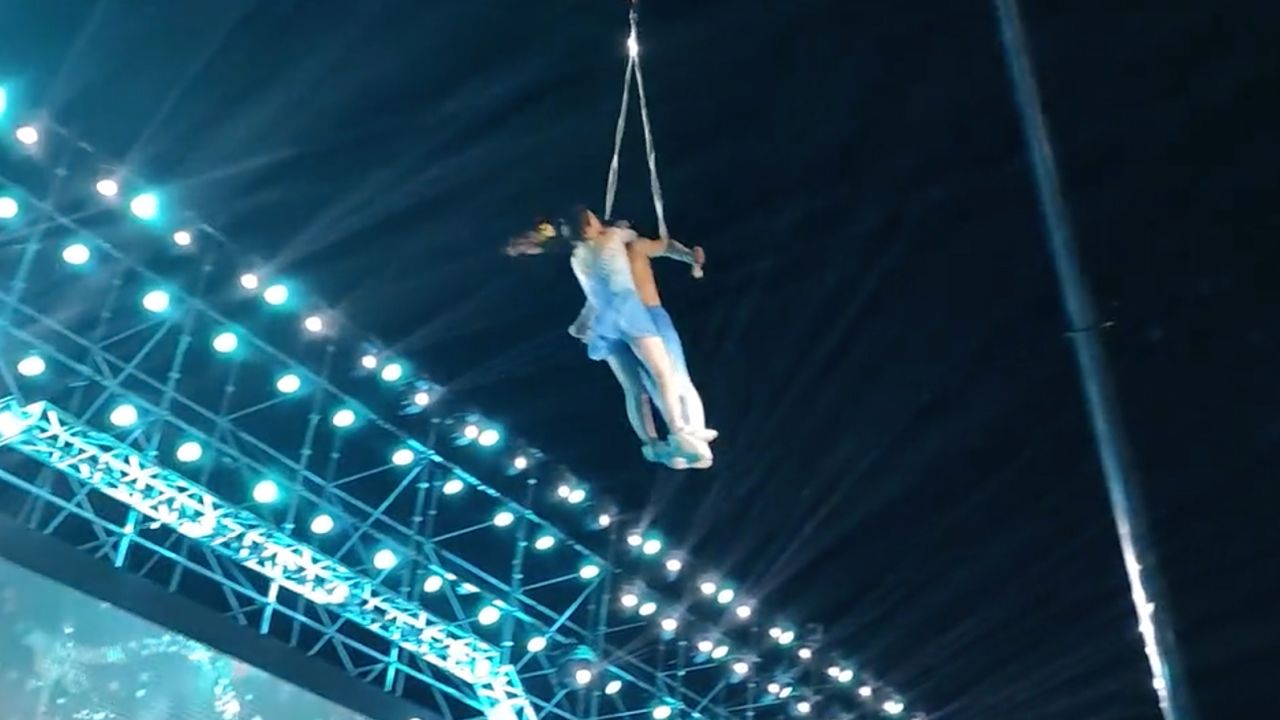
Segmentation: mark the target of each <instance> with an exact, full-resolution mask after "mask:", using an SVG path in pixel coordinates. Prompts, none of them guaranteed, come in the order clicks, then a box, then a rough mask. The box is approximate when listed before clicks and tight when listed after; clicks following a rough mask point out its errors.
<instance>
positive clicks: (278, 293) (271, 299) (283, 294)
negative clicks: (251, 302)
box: [262, 283, 289, 306]
mask: <svg viewBox="0 0 1280 720" xmlns="http://www.w3.org/2000/svg"><path fill="white" fill-rule="evenodd" d="M262 299H263V300H265V301H266V303H267V304H268V305H276V306H279V305H283V304H285V303H286V302H288V301H289V288H288V287H286V286H284V285H281V284H279V283H276V284H275V285H272V286H271V287H269V288H267V289H266V290H263V291H262Z"/></svg>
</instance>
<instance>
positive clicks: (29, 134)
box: [13, 125, 40, 145]
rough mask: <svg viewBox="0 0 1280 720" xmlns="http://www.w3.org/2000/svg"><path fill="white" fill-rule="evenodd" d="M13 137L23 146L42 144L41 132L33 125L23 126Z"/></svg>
mask: <svg viewBox="0 0 1280 720" xmlns="http://www.w3.org/2000/svg"><path fill="white" fill-rule="evenodd" d="M13 136H14V137H15V138H17V139H18V142H20V143H22V144H23V145H35V144H36V143H38V142H40V131H39V130H37V129H36V128H35V126H33V125H23V126H22V127H20V128H18V129H17V130H15V131H14V132H13Z"/></svg>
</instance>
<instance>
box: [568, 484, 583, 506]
mask: <svg viewBox="0 0 1280 720" xmlns="http://www.w3.org/2000/svg"><path fill="white" fill-rule="evenodd" d="M565 499H566V500H568V501H569V504H570V505H580V504H582V502H583V501H584V500H586V499H587V491H586V490H583V489H582V488H574V489H573V490H571V491H569V497H567V498H565Z"/></svg>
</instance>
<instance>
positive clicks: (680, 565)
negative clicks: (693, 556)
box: [666, 557, 684, 573]
mask: <svg viewBox="0 0 1280 720" xmlns="http://www.w3.org/2000/svg"><path fill="white" fill-rule="evenodd" d="M666 567H667V572H669V573H678V572H680V571H681V570H683V569H684V562H683V561H681V560H680V558H675V557H673V558H667V562H666Z"/></svg>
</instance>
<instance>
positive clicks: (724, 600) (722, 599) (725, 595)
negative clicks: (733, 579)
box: [716, 588, 734, 605]
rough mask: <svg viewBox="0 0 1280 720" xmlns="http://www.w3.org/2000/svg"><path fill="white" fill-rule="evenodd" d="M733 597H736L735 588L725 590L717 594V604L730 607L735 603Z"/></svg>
mask: <svg viewBox="0 0 1280 720" xmlns="http://www.w3.org/2000/svg"><path fill="white" fill-rule="evenodd" d="M733 596H734V592H733V588H725V589H723V590H721V591H720V592H719V593H717V594H716V602H718V603H720V604H721V605H728V604H729V603H731V602H733Z"/></svg>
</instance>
